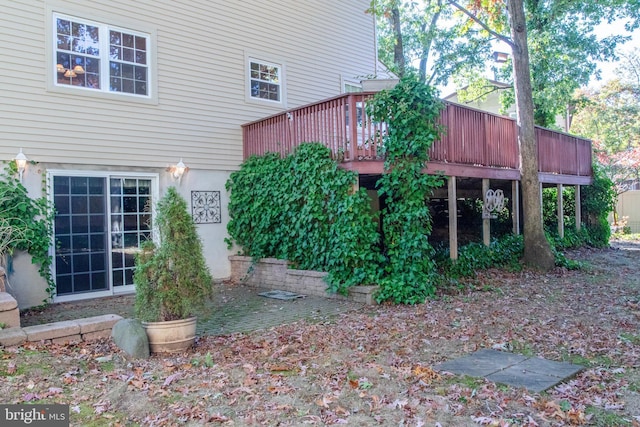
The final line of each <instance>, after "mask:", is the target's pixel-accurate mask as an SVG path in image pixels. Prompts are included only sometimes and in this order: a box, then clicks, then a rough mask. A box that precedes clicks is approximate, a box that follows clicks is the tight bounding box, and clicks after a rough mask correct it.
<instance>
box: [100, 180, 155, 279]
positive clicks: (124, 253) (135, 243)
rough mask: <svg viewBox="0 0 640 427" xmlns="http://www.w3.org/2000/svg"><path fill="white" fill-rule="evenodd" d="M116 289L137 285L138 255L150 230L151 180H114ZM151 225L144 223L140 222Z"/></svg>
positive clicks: (112, 228) (113, 208)
mask: <svg viewBox="0 0 640 427" xmlns="http://www.w3.org/2000/svg"><path fill="white" fill-rule="evenodd" d="M109 185H110V187H111V190H112V192H111V246H112V250H111V262H112V265H111V269H112V270H111V271H112V277H113V286H114V287H118V286H124V285H133V270H134V263H135V254H136V253H137V252H138V248H139V247H140V243H141V241H144V239H145V238H146V237H147V235H148V230H149V227H150V218H151V214H150V210H151V207H150V204H151V203H150V196H149V193H150V188H151V180H150V179H136V178H126V179H125V178H111V180H110V184H109ZM141 218H144V220H145V221H147V220H148V222H149V224H145V223H141V221H140V219H141Z"/></svg>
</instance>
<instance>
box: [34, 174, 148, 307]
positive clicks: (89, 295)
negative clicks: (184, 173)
mask: <svg viewBox="0 0 640 427" xmlns="http://www.w3.org/2000/svg"><path fill="white" fill-rule="evenodd" d="M54 176H82V177H91V178H107V179H108V178H148V179H150V180H151V197H152V200H153V206H152V209H151V218H152V221H153V224H154V228H153V230H152V232H151V235H152V236H153V240H154V241H157V239H158V233H157V230H156V228H155V223H156V222H155V218H156V204H157V203H158V200H159V198H160V186H159V182H160V174H158V173H144V172H128V173H127V172H122V171H117V172H111V171H94V170H66V169H48V170H47V175H46V183H47V199H48V201H49V203H50V206H53V203H54V194H53V177H54ZM110 204H111V197H107V212H110V211H111V206H110ZM107 224H110V221H107ZM110 231H111V230H110V226H109V230H108V232H110ZM108 241H110V239H108ZM108 248H109V249H111V246H110V245H109V246H108ZM55 256H56V253H55V235H52V236H51V244H50V246H49V257H51V258H52V259H55ZM107 265H108V268H109V271H111V268H112V265H111V257H110V256H109V257H108V263H107ZM50 271H51V274H52V277H54V278H55V277H56V263H55V262H52V263H51V267H50ZM127 292H129V293H130V292H134V289H131V290H129V289H125V290H124V292H122V291H121V292H114V291H113V287H112V286H111V283H109V290H106V291H98V292H86V293H81V294H74V295H63V296H57V295H54V296H53V302H54V303H57V302H68V301H81V300H85V299H92V298H100V297H108V296H113V295H118V294H121V293H127Z"/></svg>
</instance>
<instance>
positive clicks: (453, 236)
mask: <svg viewBox="0 0 640 427" xmlns="http://www.w3.org/2000/svg"><path fill="white" fill-rule="evenodd" d="M447 182H448V195H447V197H448V204H449V257H450V258H451V259H452V260H456V259H458V195H457V194H456V193H457V191H456V177H455V176H450V177H449V178H448V180H447Z"/></svg>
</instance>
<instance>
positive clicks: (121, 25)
mask: <svg viewBox="0 0 640 427" xmlns="http://www.w3.org/2000/svg"><path fill="white" fill-rule="evenodd" d="M56 17H62V18H68V19H71V20H73V19H77V20H81V21H83V22H86V23H88V24H92V25H97V26H99V27H105V26H106V27H108V28H109V29H114V30H120V31H124V32H126V33H129V34H134V35H139V36H144V37H147V40H148V43H147V79H148V81H147V95H146V96H145V95H136V94H130V93H126V92H111V91H109V90H105V89H89V88H85V87H78V86H71V85H60V84H58V83H57V70H56V69H55V64H56V63H55V61H56V51H57V39H56V37H55V34H54V33H55V31H56V26H55V24H54V23H55V19H56ZM45 21H46V25H45V31H46V37H45V40H46V49H45V61H46V64H45V70H46V82H47V91H49V92H56V93H64V94H68V95H71V94H72V95H79V96H89V97H95V98H103V99H110V100H118V101H124V102H138V103H143V104H158V73H157V70H158V61H157V46H156V45H157V43H156V41H157V31H156V29H155V28H152V27H149V26H148V25H145V24H142V23H139V22H137V21H136V22H131V21H129V20H127V19H126V18H125V19H123V18H114V17H112V16H103V15H100V14H97V13H95V12H94V11H92V10H91V9H85V8H83V7H74V8H73V9H71V8H69V6H68V5H65V4H64V3H60V2H58V1H56V0H52V1H49V2H47V12H46V16H45ZM101 37H102V34H101ZM100 60H101V67H103V68H102V70H104V67H107V70H108V65H107V64H102V63H103V62H104V61H105V58H103V57H101V58H100ZM107 62H108V59H107ZM102 70H101V71H102ZM101 79H102V76H101ZM103 81H104V80H103ZM107 81H108V79H107ZM101 87H108V85H107V86H104V85H101Z"/></svg>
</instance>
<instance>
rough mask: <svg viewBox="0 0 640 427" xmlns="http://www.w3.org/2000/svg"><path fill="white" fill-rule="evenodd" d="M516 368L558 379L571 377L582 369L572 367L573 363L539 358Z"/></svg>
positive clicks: (528, 360)
mask: <svg viewBox="0 0 640 427" xmlns="http://www.w3.org/2000/svg"><path fill="white" fill-rule="evenodd" d="M518 367H519V368H520V369H523V370H525V371H527V372H535V373H539V374H546V375H550V376H553V377H558V378H567V377H572V376H574V375H575V374H577V373H578V372H580V371H581V370H582V369H584V368H583V367H582V366H579V365H574V364H573V363H568V362H556V361H553V360H547V359H543V358H541V357H531V358H529V359H527V360H525V361H523V362H522V363H519V364H518Z"/></svg>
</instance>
